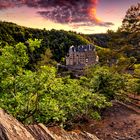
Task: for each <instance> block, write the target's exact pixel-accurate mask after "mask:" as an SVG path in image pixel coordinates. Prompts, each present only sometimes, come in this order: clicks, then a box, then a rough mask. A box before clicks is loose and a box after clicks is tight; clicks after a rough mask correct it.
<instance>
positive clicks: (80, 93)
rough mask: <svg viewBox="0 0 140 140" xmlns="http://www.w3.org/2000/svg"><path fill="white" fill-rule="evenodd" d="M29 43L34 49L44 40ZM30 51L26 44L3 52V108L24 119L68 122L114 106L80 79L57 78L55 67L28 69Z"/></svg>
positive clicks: (0, 86)
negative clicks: (83, 84) (82, 84)
mask: <svg viewBox="0 0 140 140" xmlns="http://www.w3.org/2000/svg"><path fill="white" fill-rule="evenodd" d="M28 43H29V44H28V45H29V46H32V51H33V50H34V47H35V46H37V45H38V44H40V41H39V40H35V41H33V40H30V41H28ZM30 43H31V44H30ZM27 50H28V49H27V47H26V46H25V45H24V44H23V43H19V44H17V45H15V47H12V46H9V45H7V46H5V47H4V48H3V49H1V55H0V71H1V74H0V79H1V80H0V107H1V108H3V109H5V110H7V111H8V112H9V113H11V114H12V115H13V116H15V117H16V118H17V119H19V120H20V121H22V122H25V123H35V122H41V123H45V124H48V123H59V124H67V123H69V122H72V121H73V120H74V119H75V118H76V117H79V116H84V115H85V116H90V117H92V118H93V117H94V118H99V114H98V113H97V112H98V111H99V110H100V109H102V108H105V107H107V106H109V105H110V103H109V102H107V101H106V97H104V96H103V95H98V94H94V93H92V92H91V91H90V90H89V89H88V88H85V87H84V86H81V84H80V81H79V80H78V79H70V78H69V77H64V78H62V77H57V75H56V69H55V68H54V67H52V66H40V68H39V69H38V70H36V71H31V70H27V69H26V67H25V66H26V65H27V63H28V62H29V56H28V53H27V52H28V51H27ZM93 114H94V115H93Z"/></svg>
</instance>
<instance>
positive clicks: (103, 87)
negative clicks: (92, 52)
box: [82, 66, 125, 100]
mask: <svg viewBox="0 0 140 140" xmlns="http://www.w3.org/2000/svg"><path fill="white" fill-rule="evenodd" d="M86 75H87V77H88V79H87V81H86V80H85V81H86V82H87V83H88V87H87V88H88V89H90V91H92V92H93V93H98V94H103V95H104V96H105V97H107V98H108V99H109V100H112V99H114V98H116V96H119V95H120V94H122V93H123V89H124V87H125V78H124V77H123V76H122V75H120V74H118V73H116V72H113V71H112V70H111V69H110V68H109V67H99V66H97V67H93V68H89V69H87V70H86ZM82 81H83V80H82ZM85 86H87V85H85Z"/></svg>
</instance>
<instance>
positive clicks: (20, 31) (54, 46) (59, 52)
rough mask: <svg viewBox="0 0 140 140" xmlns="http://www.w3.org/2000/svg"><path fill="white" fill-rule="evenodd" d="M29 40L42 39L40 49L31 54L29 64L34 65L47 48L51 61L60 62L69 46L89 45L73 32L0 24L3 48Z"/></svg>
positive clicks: (82, 37) (0, 37) (0, 39)
mask: <svg viewBox="0 0 140 140" xmlns="http://www.w3.org/2000/svg"><path fill="white" fill-rule="evenodd" d="M29 38H31V39H35V38H36V39H42V43H41V47H40V49H36V51H35V52H34V54H33V57H34V59H33V60H32V62H31V63H35V62H36V61H37V60H38V59H39V58H40V56H41V54H44V52H45V50H46V49H47V48H49V49H50V50H51V53H52V55H53V59H54V60H56V61H58V62H60V60H61V59H62V58H63V57H65V55H66V53H67V51H68V49H69V47H70V46H71V45H81V44H83V45H84V44H90V43H91V42H89V41H88V40H87V39H86V38H85V37H84V36H82V35H80V34H76V33H75V32H70V31H69V32H68V31H64V30H60V31H58V30H54V29H53V30H51V31H47V30H45V29H44V30H40V29H33V28H27V27H22V26H19V25H17V24H14V23H9V22H2V21H1V22H0V42H2V44H3V46H4V45H5V44H6V43H8V44H9V45H13V44H14V45H15V44H17V43H18V42H23V43H25V42H26V41H27V40H28V39H29Z"/></svg>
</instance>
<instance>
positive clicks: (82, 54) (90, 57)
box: [66, 45, 99, 69]
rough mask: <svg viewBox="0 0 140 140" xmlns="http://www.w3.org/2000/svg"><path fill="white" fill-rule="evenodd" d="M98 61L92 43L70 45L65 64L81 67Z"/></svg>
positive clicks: (76, 67)
mask: <svg viewBox="0 0 140 140" xmlns="http://www.w3.org/2000/svg"><path fill="white" fill-rule="evenodd" d="M98 61H99V57H98V55H97V52H96V48H95V47H94V46H93V45H81V46H77V47H75V46H71V47H70V48H69V52H68V54H67V56H66V66H68V67H71V68H75V69H83V68H84V67H85V66H89V65H94V64H96V63H97V62H98Z"/></svg>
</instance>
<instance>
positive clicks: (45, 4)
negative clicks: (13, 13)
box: [0, 0, 113, 28]
mask: <svg viewBox="0 0 140 140" xmlns="http://www.w3.org/2000/svg"><path fill="white" fill-rule="evenodd" d="M96 4H97V0H0V9H6V8H12V7H20V6H22V5H26V6H28V7H34V8H39V9H42V10H40V11H38V14H40V15H41V16H42V17H44V18H46V19H48V20H52V21H54V22H57V23H61V24H70V25H72V26H75V27H77V28H78V27H79V26H95V25H99V26H107V27H108V26H111V25H113V23H111V22H103V21H101V20H99V19H98V18H97V16H96Z"/></svg>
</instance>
